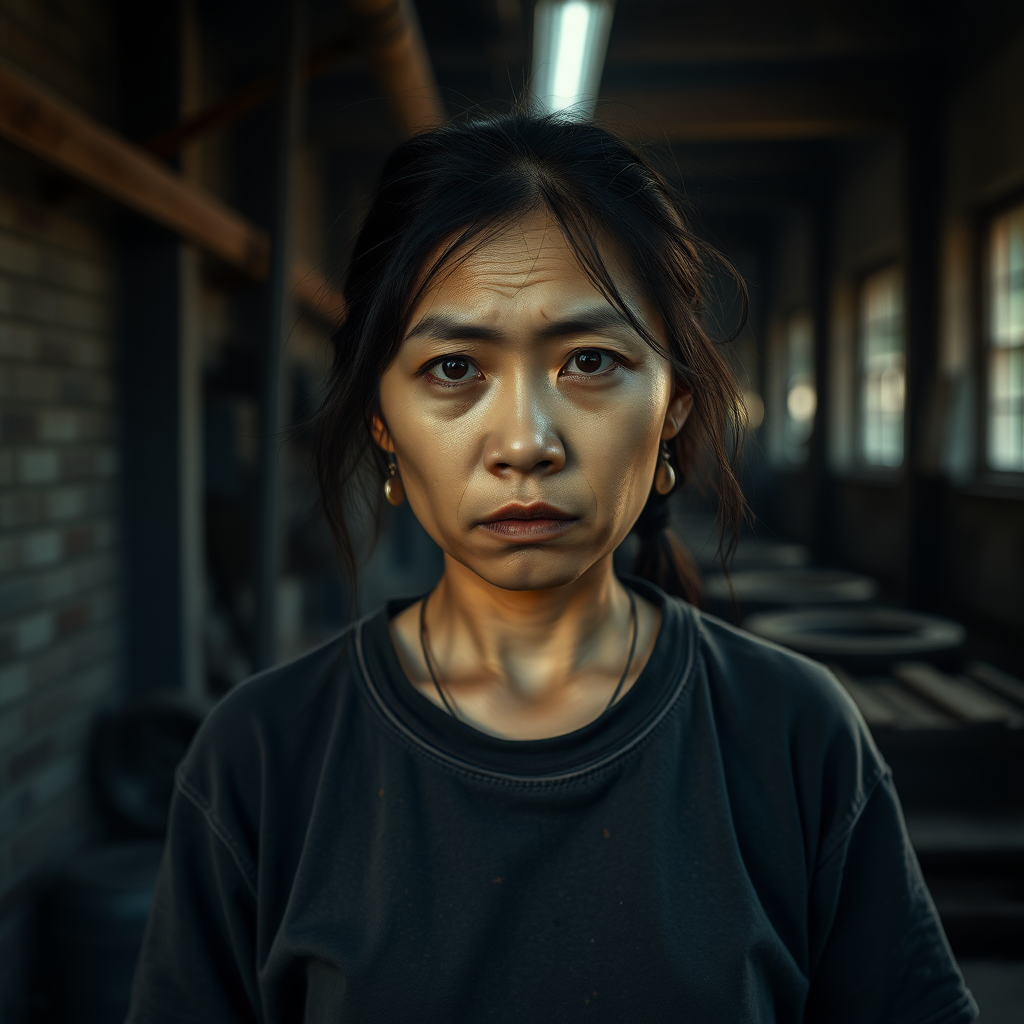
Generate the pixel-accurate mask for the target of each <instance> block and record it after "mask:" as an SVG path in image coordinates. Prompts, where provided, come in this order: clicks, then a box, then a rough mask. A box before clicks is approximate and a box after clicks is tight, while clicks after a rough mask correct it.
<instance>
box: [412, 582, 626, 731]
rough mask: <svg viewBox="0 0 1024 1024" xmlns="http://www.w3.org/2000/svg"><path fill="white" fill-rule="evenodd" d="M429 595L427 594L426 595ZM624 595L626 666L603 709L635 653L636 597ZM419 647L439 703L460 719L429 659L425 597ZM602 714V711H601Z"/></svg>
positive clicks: (621, 683) (619, 688) (623, 681)
mask: <svg viewBox="0 0 1024 1024" xmlns="http://www.w3.org/2000/svg"><path fill="white" fill-rule="evenodd" d="M427 596H428V597H429V595H427ZM626 596H627V597H628V598H629V618H630V634H631V637H630V641H629V656H628V657H627V658H626V667H625V668H624V669H623V670H622V675H621V677H620V678H619V683H618V685H617V686H616V687H615V692H614V693H613V694H612V699H611V700H610V701H608V703H607V704H606V705H605V709H604V710H605V711H607V710H608V709H609V708H610V707H611V706H612V705H613V704H614V703H615V701H616V700H617V699H618V696H619V694H620V693H621V692H622V687H623V686H625V684H626V679H627V678H628V677H629V669H630V666H631V665H632V664H633V655H634V654H636V634H637V619H636V598H634V597H633V592H632V591H631V590H627V591H626ZM420 647H421V648H422V649H423V660H424V661H425V662H426V664H427V671H428V672H429V673H430V681H431V682H432V683H433V684H434V689H435V690H437V695H438V697H440V698H441V703H442V704H443V705H444V706H445V709H446V710H447V712H448V714H449V715H451V716H452V718H454V719H456V721H461V719H460V718H459V716H458V714H456V711H455V707H454V705H453V704H452V703H451V702H450V701H449V700H448V698H447V697H446V696H445V692H444V690H443V689H442V688H441V684H440V683H439V682H438V680H437V673H435V672H434V663H433V662H432V661H431V660H430V651H429V650H428V649H427V598H426V597H425V598H423V600H422V601H421V602H420ZM602 714H604V712H602Z"/></svg>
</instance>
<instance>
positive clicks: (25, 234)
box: [0, 0, 118, 1024]
mask: <svg viewBox="0 0 1024 1024" xmlns="http://www.w3.org/2000/svg"><path fill="white" fill-rule="evenodd" d="M107 24H108V19H107V18H106V17H105V16H104V5H103V4H101V3H92V4H90V3H85V4H67V3H62V2H60V0H31V2H28V0H0V53H2V55H3V56H4V57H6V58H7V59H9V60H10V61H11V62H12V63H13V64H14V65H15V66H17V67H18V68H20V69H21V70H24V71H26V72H28V73H30V74H32V75H34V76H35V77H36V78H37V79H38V80H40V81H41V82H43V83H44V84H46V85H48V86H49V87H51V88H53V89H55V90H56V91H58V92H59V93H61V94H63V95H64V96H65V97H66V98H67V99H69V100H70V101H71V102H73V103H75V104H76V105H78V106H80V107H84V108H86V109H89V110H91V111H92V112H93V113H96V114H99V115H100V116H102V112H103V111H102V106H103V97H104V96H106V95H108V90H107V88H106V85H105V83H104V74H105V72H104V70H103V68H104V67H105V66H109V60H108V49H107V40H108V38H109V33H108V32H107V31H106V25H107ZM102 209H103V207H102V206H101V205H99V204H97V203H95V201H94V200H92V199H91V198H90V197H89V196H88V195H85V194H79V193H77V192H76V190H75V188H74V186H70V187H69V186H68V184H67V183H66V182H61V181H60V180H58V179H56V178H55V177H54V176H53V175H52V174H50V173H49V172H48V171H47V170H46V169H45V168H43V167H41V165H39V164H37V163H35V162H34V161H32V160H31V159H29V158H27V157H24V156H23V155H21V154H19V153H17V152H16V151H14V150H12V149H10V148H9V147H4V148H3V149H0V1020H2V1021H4V1022H5V1024H6V1022H8V1021H17V1020H19V1019H21V1017H22V1016H23V1012H24V991H25V984H24V982H25V977H26V963H27V956H28V953H29V949H30V946H29V936H30V924H31V908H32V903H33V895H34V892H35V890H36V888H37V886H38V884H39V882H40V881H42V880H43V879H45V877H46V876H47V874H48V873H49V872H51V871H52V870H53V869H54V868H55V867H56V866H58V865H59V864H60V862H61V861H62V860H63V859H64V858H65V857H66V856H67V855H68V854H69V853H70V852H72V851H73V850H74V849H76V848H78V847H80V846H81V845H83V844H84V843H86V842H88V841H89V838H90V836H91V835H92V834H93V833H94V831H95V829H96V823H95V818H94V813H93V811H92V808H91V803H90V800H89V796H88V793H87V791H86V781H85V771H84V768H85V754H86V744H87V737H88V733H89V728H90V724H91V722H92V720H93V718H94V717H95V714H96V711H97V709H98V708H99V707H100V706H101V705H102V704H103V703H104V702H105V701H106V700H107V699H109V698H110V697H111V696H112V695H114V694H115V692H116V690H117V687H118V672H117V664H118V629H117V560H116V544H117V525H116V520H115V505H116V501H115V499H116V492H115V487H116V481H117V457H116V451H115V439H114V431H115V409H114V401H115V389H114V371H113V365H112V364H113V355H114V353H113V340H112V331H111V321H112V257H111V254H110V252H109V249H108V242H107V237H106V236H107V232H106V230H105V228H104V226H103V220H102V216H101V214H100V212H99V211H102Z"/></svg>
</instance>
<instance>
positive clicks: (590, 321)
mask: <svg viewBox="0 0 1024 1024" xmlns="http://www.w3.org/2000/svg"><path fill="white" fill-rule="evenodd" d="M609 329H617V330H620V331H621V330H623V329H625V330H627V331H629V332H630V334H634V335H635V334H637V331H636V328H635V327H633V325H632V324H631V323H630V322H629V320H627V319H626V317H625V316H623V314H622V313H620V312H619V311H618V310H617V309H615V308H614V307H613V306H607V305H602V306H594V307H592V308H589V309H581V310H579V311H578V312H573V313H571V314H570V315H568V316H565V317H560V318H559V319H557V320H550V321H548V323H546V324H545V325H544V326H543V327H541V328H540V330H539V331H538V332H537V333H538V335H539V336H540V337H541V338H564V337H566V336H570V335H573V334H595V333H601V332H602V331H607V330H609ZM406 338H407V339H410V338H432V339H434V340H437V341H471V340H472V341H500V340H501V338H502V331H501V330H500V329H498V328H496V327H485V326H484V325H483V324H475V323H473V322H472V321H469V320H461V319H459V317H457V316H452V315H451V314H449V313H428V314H427V315H426V316H425V317H423V318H422V319H421V320H419V321H418V322H417V324H416V326H415V327H413V328H412V330H410V331H409V333H408V334H406Z"/></svg>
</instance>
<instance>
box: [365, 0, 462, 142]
mask: <svg viewBox="0 0 1024 1024" xmlns="http://www.w3.org/2000/svg"><path fill="white" fill-rule="evenodd" d="M349 8H350V10H351V11H352V14H353V15H354V16H355V19H356V31H357V33H358V35H359V37H360V40H361V42H362V46H363V51H364V53H365V55H366V61H367V63H368V64H369V66H370V71H371V72H372V73H373V77H374V79H375V80H376V82H377V85H378V87H379V88H380V90H381V92H383V93H384V95H385V96H386V97H387V99H388V103H389V104H390V106H391V110H392V112H393V113H394V116H395V119H396V120H397V121H398V123H399V125H400V126H401V128H402V131H403V132H404V133H405V134H406V135H415V134H416V133H417V132H421V131H425V130H426V129H428V128H433V127H435V126H437V125H439V124H444V122H445V121H447V120H448V115H447V113H446V111H445V109H444V103H443V102H442V100H441V93H440V91H439V90H438V88H437V81H436V80H435V78H434V71H433V68H432V67H431V65H430V58H429V57H428V56H427V48H426V45H425V44H424V42H423V34H422V33H421V32H420V25H419V20H418V19H417V17H416V11H415V9H414V7H413V6H412V2H411V0H349Z"/></svg>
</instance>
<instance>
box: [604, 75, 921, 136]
mask: <svg viewBox="0 0 1024 1024" xmlns="http://www.w3.org/2000/svg"><path fill="white" fill-rule="evenodd" d="M901 107H902V104H901V100H900V90H899V89H897V88H895V87H894V86H893V85H892V84H891V83H889V82H883V81H880V80H878V79H877V78H876V79H871V80H869V81H866V82H861V81H850V82H839V83H837V82H827V81H825V82H822V81H817V82H807V83H802V82H800V83H752V84H750V85H699V84H698V85H687V86H675V87H673V86H665V87H661V88H650V89H645V90H643V91H641V90H628V91H627V90H625V89H622V90H615V89H614V87H610V88H607V89H605V90H604V92H603V94H602V101H601V103H600V104H599V105H598V117H599V118H601V119H602V120H603V121H604V122H606V123H611V124H614V125H616V126H617V127H618V128H619V130H620V131H622V132H623V133H624V134H626V135H628V136H631V137H634V138H646V139H661V140H664V141H667V142H743V141H750V142H762V141H767V140H783V141H784V140H793V139H829V138H843V137H849V136H855V135H871V134H876V133H880V132H886V131H891V130H893V129H894V128H898V127H899V125H900V123H901V116H900V114H901Z"/></svg>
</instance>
